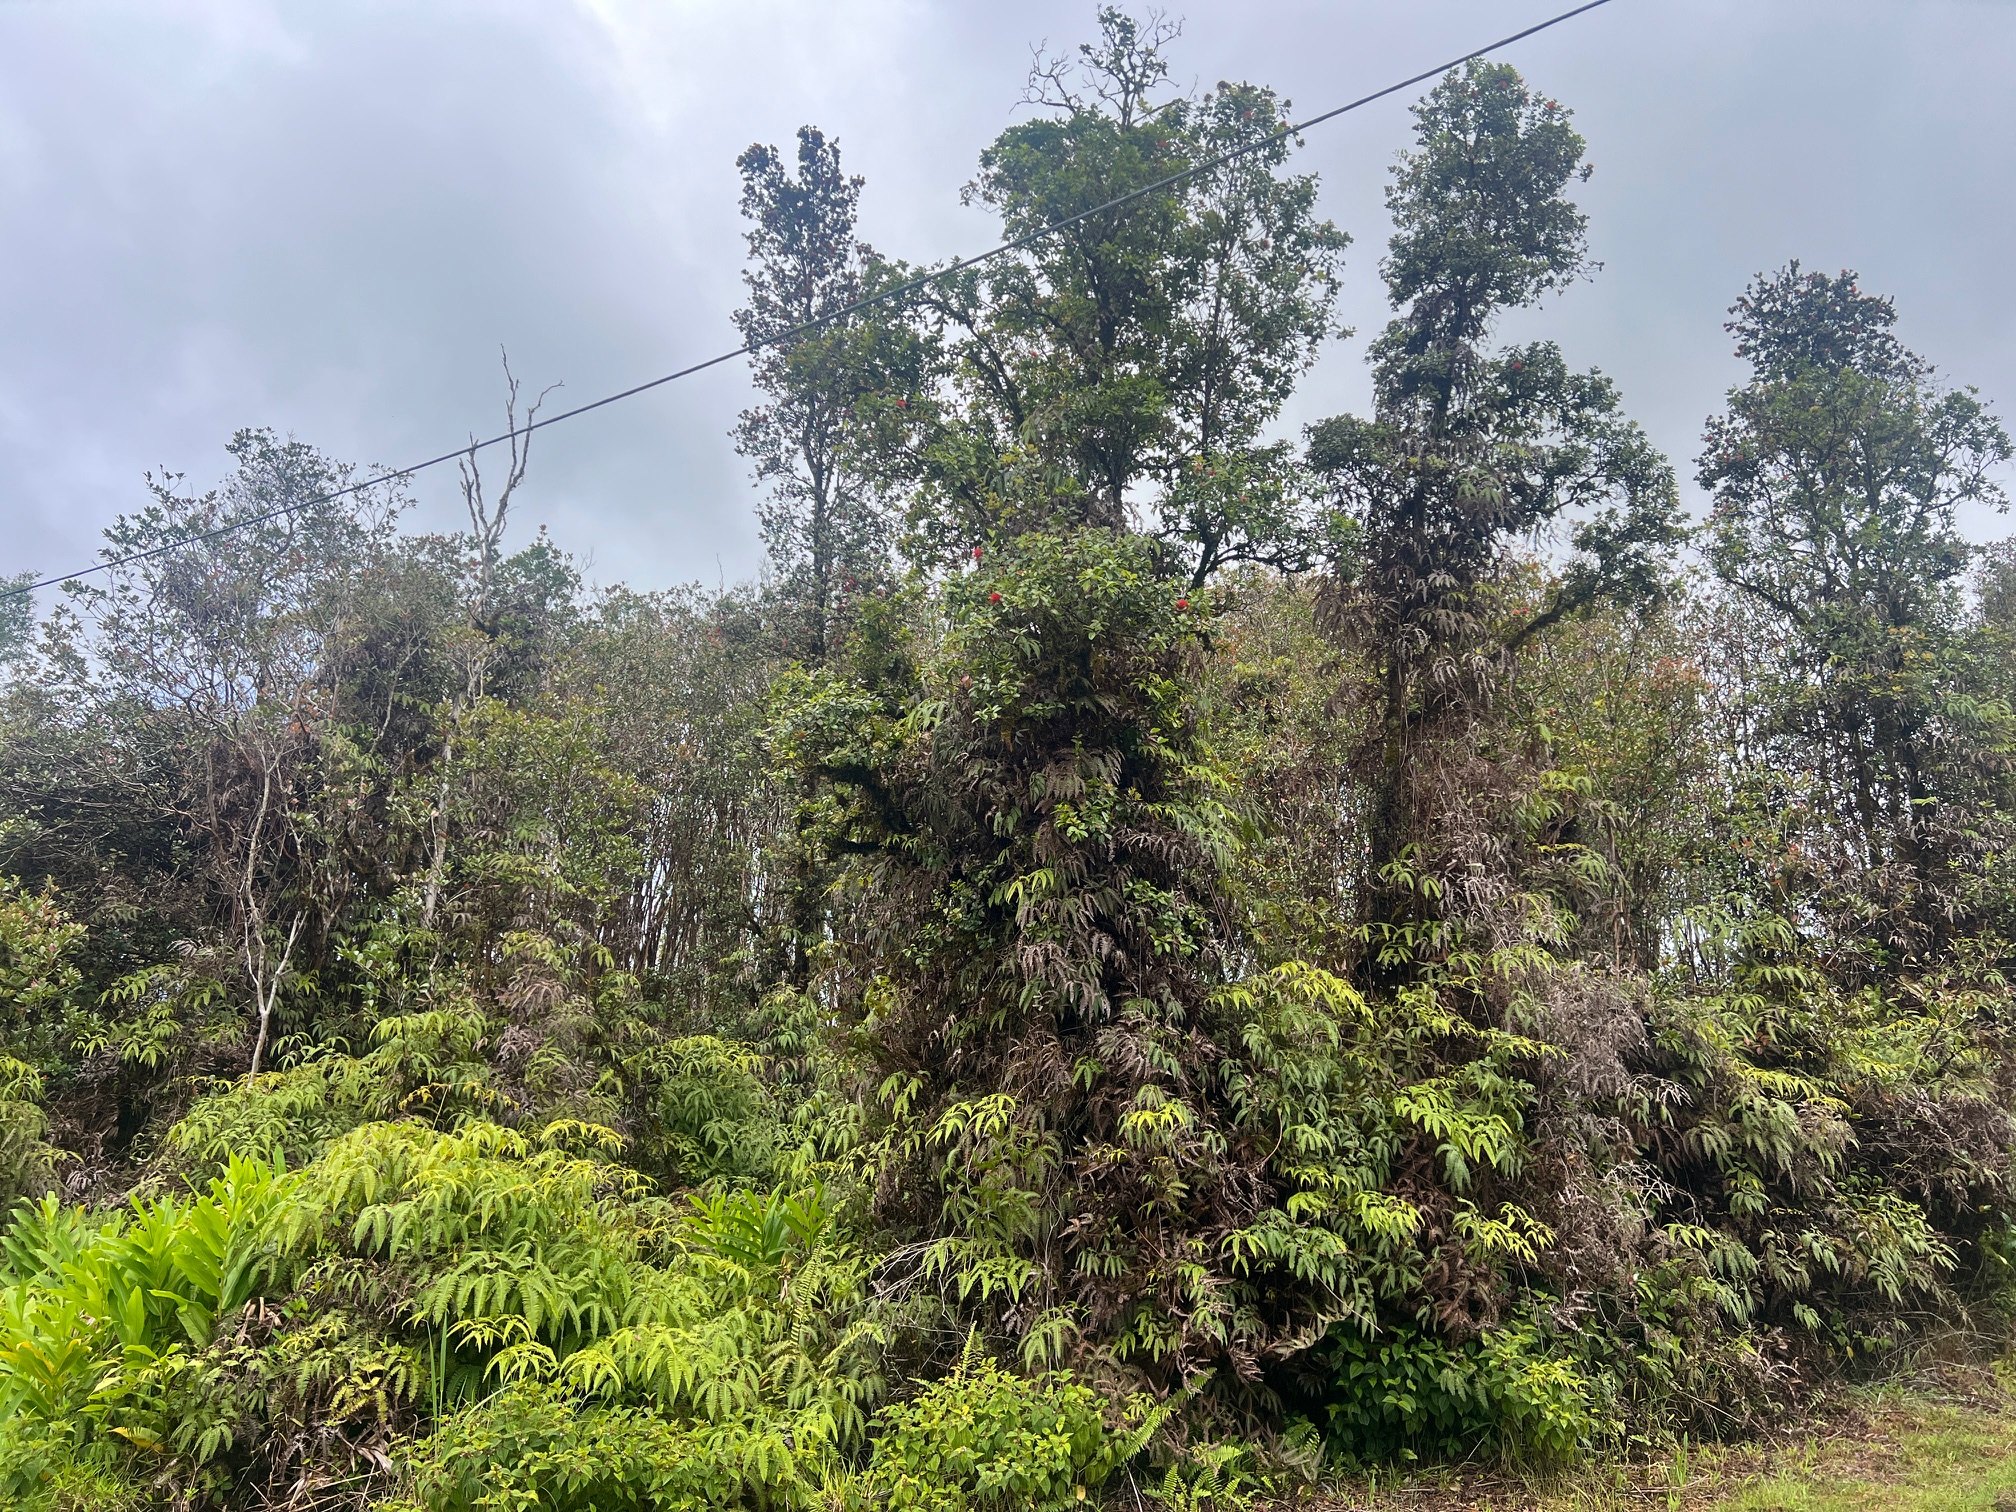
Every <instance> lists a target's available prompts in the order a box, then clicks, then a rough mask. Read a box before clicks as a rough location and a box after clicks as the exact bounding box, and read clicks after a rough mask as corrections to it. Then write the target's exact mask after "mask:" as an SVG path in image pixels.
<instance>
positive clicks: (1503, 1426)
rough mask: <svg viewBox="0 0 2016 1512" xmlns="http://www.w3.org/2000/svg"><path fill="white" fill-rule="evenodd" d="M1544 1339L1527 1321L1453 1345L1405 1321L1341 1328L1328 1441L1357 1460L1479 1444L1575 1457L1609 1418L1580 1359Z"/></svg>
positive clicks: (1468, 1450)
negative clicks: (1548, 1348)
mask: <svg viewBox="0 0 2016 1512" xmlns="http://www.w3.org/2000/svg"><path fill="white" fill-rule="evenodd" d="M1542 1346H1543V1341H1542V1339H1541V1338H1540V1336H1539V1334H1538V1332H1537V1331H1536V1330H1534V1329H1533V1328H1531V1327H1511V1328H1504V1329H1499V1330H1497V1331H1495V1332H1494V1333H1492V1334H1490V1335H1488V1336H1487V1337H1485V1338H1484V1339H1482V1340H1479V1341H1475V1342H1473V1343H1470V1344H1467V1345H1462V1346H1456V1347H1452V1346H1451V1345H1449V1344H1447V1343H1444V1342H1443V1341H1442V1340H1440V1339H1437V1338H1435V1337H1434V1336H1432V1335H1429V1334H1424V1333H1420V1332H1417V1331H1414V1330H1411V1329H1409V1330H1395V1331H1392V1332H1389V1333H1387V1334H1385V1335H1383V1336H1380V1337H1375V1338H1367V1337H1366V1336H1365V1335H1363V1334H1361V1333H1358V1332H1357V1331H1355V1330H1352V1329H1348V1328H1347V1329H1340V1330H1339V1331H1338V1332H1336V1333H1335V1334H1333V1335H1332V1337H1331V1339H1330V1341H1329V1343H1328V1344H1327V1345H1326V1346H1325V1357H1326V1360H1327V1362H1328V1365H1329V1369H1330V1372H1331V1375H1330V1379H1331V1382H1332V1395H1331V1397H1330V1400H1329V1402H1328V1404H1327V1405H1328V1409H1329V1417H1330V1427H1329V1440H1330V1443H1331V1445H1332V1446H1333V1448H1334V1450H1335V1451H1336V1452H1337V1453H1338V1454H1339V1455H1342V1456H1344V1457H1345V1458H1347V1459H1348V1460H1351V1461H1355V1462H1360V1463H1382V1462H1385V1461H1389V1460H1395V1459H1408V1460H1413V1459H1461V1458H1464V1457H1467V1456H1468V1455H1470V1454H1473V1453H1475V1452H1476V1451H1477V1450H1479V1449H1487V1450H1491V1451H1495V1452H1498V1453H1501V1454H1505V1455H1508V1456H1511V1457H1514V1458H1517V1459H1522V1460H1529V1461H1543V1462H1544V1461H1560V1460H1566V1459H1571V1458H1573V1457H1575V1456H1576V1455H1578V1454H1580V1453H1582V1452H1583V1451H1585V1450H1587V1449H1588V1448H1590V1447H1591V1446H1592V1444H1593V1443H1594V1441H1595V1440H1596V1439H1597V1438H1598V1437H1599V1435H1600V1434H1601V1433H1602V1432H1603V1430H1604V1429H1605V1427H1606V1426H1607V1425H1606V1424H1605V1422H1604V1420H1603V1417H1602V1414H1601V1411H1600V1401H1601V1398H1600V1394H1599V1392H1598V1390H1597V1387H1596V1384H1595V1383H1594V1382H1592V1381H1591V1380H1590V1379H1589V1377H1588V1376H1587V1375H1586V1374H1585V1373H1584V1372H1583V1370H1582V1369H1581V1367H1580V1366H1578V1365H1577V1364H1576V1363H1574V1362H1573V1361H1572V1360H1569V1359H1567V1358H1565V1357H1563V1356H1561V1355H1559V1354H1550V1353H1547V1352H1545V1351H1544V1349H1543V1347H1542Z"/></svg>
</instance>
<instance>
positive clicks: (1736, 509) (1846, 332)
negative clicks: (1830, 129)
mask: <svg viewBox="0 0 2016 1512" xmlns="http://www.w3.org/2000/svg"><path fill="white" fill-rule="evenodd" d="M1730 313H1731V315H1732V316H1733V317H1734V318H1733V319H1732V320H1731V321H1730V322H1729V326H1728V329H1729V330H1730V332H1731V333H1732V334H1734V336H1735V337H1736V351H1737V355H1738V356H1740V357H1743V358H1745V359H1747V360H1748V361H1749V363H1750V366H1751V378H1750V381H1749V382H1748V383H1746V384H1744V385H1743V386H1742V387H1740V388H1737V389H1735V390H1733V391H1731V393H1730V395H1729V401H1728V409H1727V411H1726V412H1725V413H1724V414H1722V415H1719V416H1716V417H1714V418H1713V419H1711V420H1710V421H1709V423H1708V429H1707V435H1706V450H1705V451H1704V452H1703V454H1702V456H1701V459H1700V463H1699V477H1700V481H1701V484H1702V486H1703V487H1704V488H1707V489H1709V490H1710V491H1712V493H1713V494H1714V498H1715V506H1714V511H1713V514H1712V515H1711V517H1710V521H1709V531H1708V556H1709V561H1710V563H1711V564H1712V565H1713V567H1714V570H1715V573H1716V575H1717V576H1718V577H1719V578H1720V579H1721V580H1722V581H1723V582H1724V583H1725V584H1727V585H1728V586H1729V587H1730V588H1731V589H1732V590H1733V591H1734V592H1735V593H1737V594H1738V595H1740V596H1741V597H1742V598H1743V599H1745V600H1747V601H1748V603H1749V605H1750V606H1751V615H1752V618H1753V621H1754V630H1755V636H1756V644H1757V646H1758V647H1759V648H1764V647H1768V648H1771V649H1772V651H1774V652H1775V654H1770V655H1767V656H1765V657H1764V658H1763V659H1762V660H1761V661H1760V662H1759V663H1758V672H1759V674H1760V676H1759V677H1758V679H1757V684H1756V686H1755V687H1754V688H1753V689H1752V692H1753V694H1754V702H1753V703H1752V705H1751V708H1752V711H1753V717H1754V719H1755V721H1756V723H1755V725H1754V727H1753V731H1752V733H1753V736H1754V738H1755V739H1756V741H1757V742H1758V744H1759V748H1760V750H1761V751H1762V752H1763V753H1765V767H1766V769H1767V774H1768V775H1766V776H1765V780H1766V781H1767V784H1768V786H1769V787H1771V788H1772V789H1773V790H1774V791H1773V794H1772V796H1771V797H1770V799H1769V800H1768V801H1769V802H1770V803H1771V804H1772V805H1773V806H1774V807H1775V808H1784V807H1785V806H1787V805H1791V806H1793V808H1794V809H1795V810H1796V812H1797V813H1798V814H1800V815H1804V816H1809V817H1808V818H1807V819H1806V821H1805V826H1804V827H1805V829H1806V833H1805V835H1804V836H1803V845H1804V846H1805V847H1806V848H1807V852H1808V854H1809V856H1810V857H1811V862H1812V864H1811V865H1810V866H1809V867H1808V870H1809V872H1811V873H1813V875H1814V877H1815V880H1819V879H1820V877H1821V876H1822V875H1823V874H1825V873H1827V872H1830V871H1831V872H1835V873H1837V874H1839V875H1841V876H1845V875H1847V874H1849V873H1856V874H1859V878H1858V880H1857V881H1856V883H1855V884H1854V888H1853V890H1854V891H1855V892H1857V893H1859V894H1860V895H1861V897H1862V900H1863V903H1864V905H1865V906H1866V907H1867V908H1868V909H1871V910H1873V912H1871V913H1868V914H1866V915H1865V920H1864V922H1865V923H1866V925H1867V927H1868V929H1869V930H1870V932H1871V933H1872V934H1873V935H1876V936H1879V937H1880V938H1881V939H1882V940H1883V941H1884V943H1885V945H1886V946H1887V947H1888V948H1889V949H1890V950H1891V951H1892V952H1893V953H1894V952H1897V951H1902V952H1905V953H1909V952H1911V951H1913V950H1914V949H1917V948H1920V947H1923V946H1926V945H1928V944H1935V943H1936V942H1937V941H1938V940H1939V939H1941V938H1943V937H1944V936H1945V935H1946V934H1947V933H1948V932H1949V929H1950V926H1951V925H1952V923H1953V922H1954V918H1953V915H1954V910H1955V907H1956V906H1957V900H1956V898H1955V896H1954V888H1955V887H1956V885H1958V878H1957V877H1956V876H1955V875H1953V874H1952V868H1953V867H1955V866H1956V865H1961V864H1963V862H1964V857H1965V853H1966V852H1968V851H1969V850H1971V849H1974V847H1973V845H1972V844H1971V842H1970V840H1969V839H1968V837H1969V836H1970V835H1977V837H1978V827H1977V826H1975V825H1974V824H1972V823H1970V822H1968V820H1967V817H1966V815H1965V814H1964V812H1963V811H1962V810H1961V809H1960V808H1956V806H1955V804H1956V800H1966V799H1976V798H1983V797H1985V796H1986V795H1985V794H1983V793H1981V792H1979V791H1977V790H1976V789H1975V788H1974V786H1973V785H1972V784H1971V783H1970V782H1969V781H1968V780H1967V778H1966V776H1965V773H1966V769H1967V766H1968V763H1969V758H1970V756H1971V755H1978V754H1979V753H1980V752H1981V749H1982V747H1981V740H1982V739H1983V738H1990V739H1991V743H1992V737H1989V736H1988V732H1986V731H1984V730H1982V729H1979V728H1970V727H1972V726H1978V725H1979V715H1980V712H1981V710H1980V700H1979V698H1978V697H1976V691H1977V690H1975V689H1972V688H1970V687H1969V686H1968V685H1967V678H1966V675H1965V667H1964V665H1963V659H1962V645H1963V629H1964V624H1965V619H1966V607H1967V606H1966V601H1965V594H1964V585H1965V574H1966V570H1967V567H1968V564H1969V563H1970V561H1971V560H1972V559H1973V556H1974V551H1973V548H1972V547H1970V546H1969V544H1968V543H1967V541H1966V540H1965V538H1964V537H1963V536H1962V535H1961V533H1960V529H1959V523H1958V520H1957V518H1956V511H1958V510H1959V509H1960V508H1961V507H1962V506H1964V505H1984V504H1985V505H1988V506H1991V507H1997V508H2000V507H2006V500H2005V498H2004V495H2003V491H2002V489H2001V487H2000V486H1999V484H1998V483H1997V482H1996V481H1995V477H1994V470H1995V468H1996V467H1997V466H1999V465H2000V464H2001V463H2004V462H2006V461H2008V460H2009V457H2010V455H2011V445H2010V438H2009V433H2008V432H2007V431H2006V430H2005V429H2004V428H2003V426H2002V424H2001V422H2000V421H1999V420H1997V419H1996V418H1995V416H1994V415H1993V414H1992V413H1990V412H1989V410H1988V409H1987V408H1986V406H1985V405H1983V404H1982V402H1981V400H1980V399H1979V397H1978V396H1977V395H1976V394H1975V392H1974V391H1973V390H1971V389H1952V388H1947V387H1945V386H1943V385H1942V384H1941V383H1940V382H1939V381H1938V379H1937V376H1936V374H1935V372H1934V370H1933V368H1932V366H1931V365H1930V364H1929V363H1927V362H1926V361H1925V360H1924V359H1923V358H1921V357H1918V356H1916V355H1915V354H1913V353H1912V352H1910V351H1909V350H1907V349H1906V348H1905V347H1904V345H1903V344H1902V343H1901V342H1900V341H1899V340H1898V339H1897V336H1896V333H1895V329H1894V328H1895V325H1896V321H1897V313H1896V309H1895V306H1894V305H1893V303H1892V302H1891V301H1890V300H1888V299H1886V298H1881V297H1879V296H1876V295H1873V294H1868V293H1865V292H1864V291H1863V290H1862V288H1861V287H1860V285H1859V283H1858V281H1857V279H1856V275H1855V274H1854V273H1852V272H1843V273H1841V274H1839V275H1838V276H1832V277H1830V276H1828V275H1826V274H1822V273H1812V272H1805V271H1802V270H1801V268H1800V266H1799V264H1798V263H1796V262H1793V263H1790V264H1788V265H1786V266H1785V267H1784V268H1782V269H1780V270H1779V271H1778V272H1776V273H1774V274H1770V275H1760V276H1759V277H1758V278H1757V279H1756V281H1755V282H1753V283H1752V284H1751V285H1750V287H1749V289H1748V290H1746V291H1745V293H1744V295H1743V297H1742V298H1741V299H1740V300H1738V301H1737V303H1736V304H1735V305H1734V306H1733V307H1732V309H1731V312H1730ZM1983 691H1985V690H1983ZM1794 843H1802V841H1799V840H1795V841H1794Z"/></svg>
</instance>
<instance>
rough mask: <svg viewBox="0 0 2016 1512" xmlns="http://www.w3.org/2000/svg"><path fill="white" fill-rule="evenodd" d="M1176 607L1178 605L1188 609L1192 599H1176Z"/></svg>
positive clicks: (1180, 607) (1179, 607)
mask: <svg viewBox="0 0 2016 1512" xmlns="http://www.w3.org/2000/svg"><path fill="white" fill-rule="evenodd" d="M1176 607H1177V608H1178V609H1188V608H1189V607H1190V600H1188V599H1178V600H1176Z"/></svg>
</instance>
